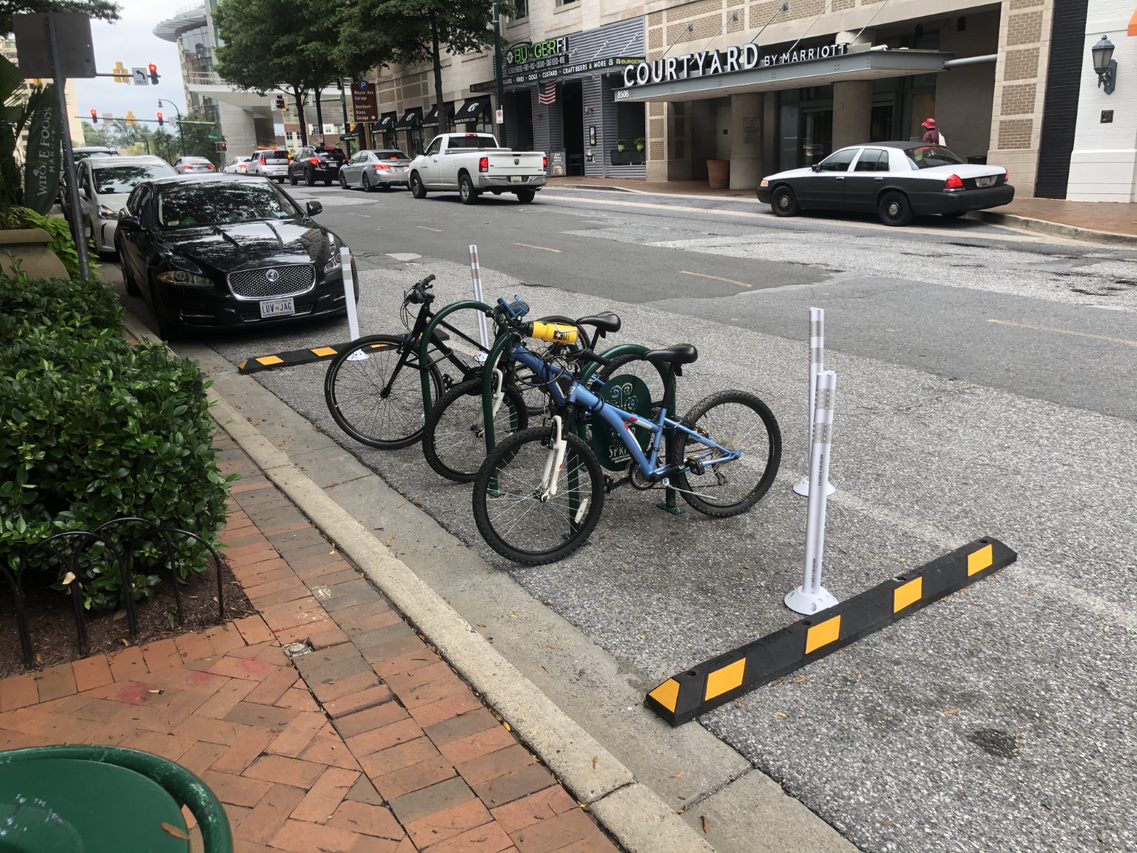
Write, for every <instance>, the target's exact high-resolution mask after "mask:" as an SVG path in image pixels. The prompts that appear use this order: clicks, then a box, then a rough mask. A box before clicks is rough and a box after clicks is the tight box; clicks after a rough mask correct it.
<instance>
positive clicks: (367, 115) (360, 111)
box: [351, 80, 379, 121]
mask: <svg viewBox="0 0 1137 853" xmlns="http://www.w3.org/2000/svg"><path fill="white" fill-rule="evenodd" d="M351 109H352V112H353V113H354V114H355V120H356V121H379V102H378V100H377V99H376V97H375V87H374V86H372V85H371V83H370V82H368V81H367V80H358V81H355V82H353V83H352V84H351Z"/></svg>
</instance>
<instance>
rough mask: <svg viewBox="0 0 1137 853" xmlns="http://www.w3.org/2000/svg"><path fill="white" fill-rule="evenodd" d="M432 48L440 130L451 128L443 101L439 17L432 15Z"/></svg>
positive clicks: (441, 131)
mask: <svg viewBox="0 0 1137 853" xmlns="http://www.w3.org/2000/svg"><path fill="white" fill-rule="evenodd" d="M430 48H431V53H432V55H433V57H434V103H435V106H437V107H438V132H439V133H446V132H449V130H450V119H449V117H448V116H447V115H446V105H445V104H444V103H443V101H442V54H441V49H440V47H439V44H438V19H437V18H436V17H435V16H434V15H431V16H430Z"/></svg>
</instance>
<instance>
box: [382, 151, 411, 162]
mask: <svg viewBox="0 0 1137 853" xmlns="http://www.w3.org/2000/svg"><path fill="white" fill-rule="evenodd" d="M375 156H376V157H378V158H379V159H380V160H407V159H409V158H408V157H407V155H406V154H404V153H403V152H402V151H396V150H394V149H392V150H390V151H376V152H375Z"/></svg>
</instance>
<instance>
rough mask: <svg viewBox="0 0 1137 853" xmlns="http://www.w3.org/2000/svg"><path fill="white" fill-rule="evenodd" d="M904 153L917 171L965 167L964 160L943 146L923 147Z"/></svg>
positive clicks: (910, 149)
mask: <svg viewBox="0 0 1137 853" xmlns="http://www.w3.org/2000/svg"><path fill="white" fill-rule="evenodd" d="M904 153H905V154H907V155H908V159H909V160H911V161H912V163H913V165H915V167H916V168H917V169H931V168H933V167H935V166H960V165H963V160H961V159H960V158H959V157H957V156H956V155H955V154H953V153H952V152H951V151H948V150H947V149H946V148H944V147H943V146H942V145H921V146H920V147H919V148H909V149H908V150H907V151H905V152H904Z"/></svg>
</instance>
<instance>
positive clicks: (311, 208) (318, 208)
mask: <svg viewBox="0 0 1137 853" xmlns="http://www.w3.org/2000/svg"><path fill="white" fill-rule="evenodd" d="M323 209H324V206H323V205H322V204H320V202H318V201H310V202H308V203H307V204H305V205H304V212H305V213H307V214H308V215H309V216H315V215H316V214H317V213H321V212H322V211H323Z"/></svg>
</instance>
